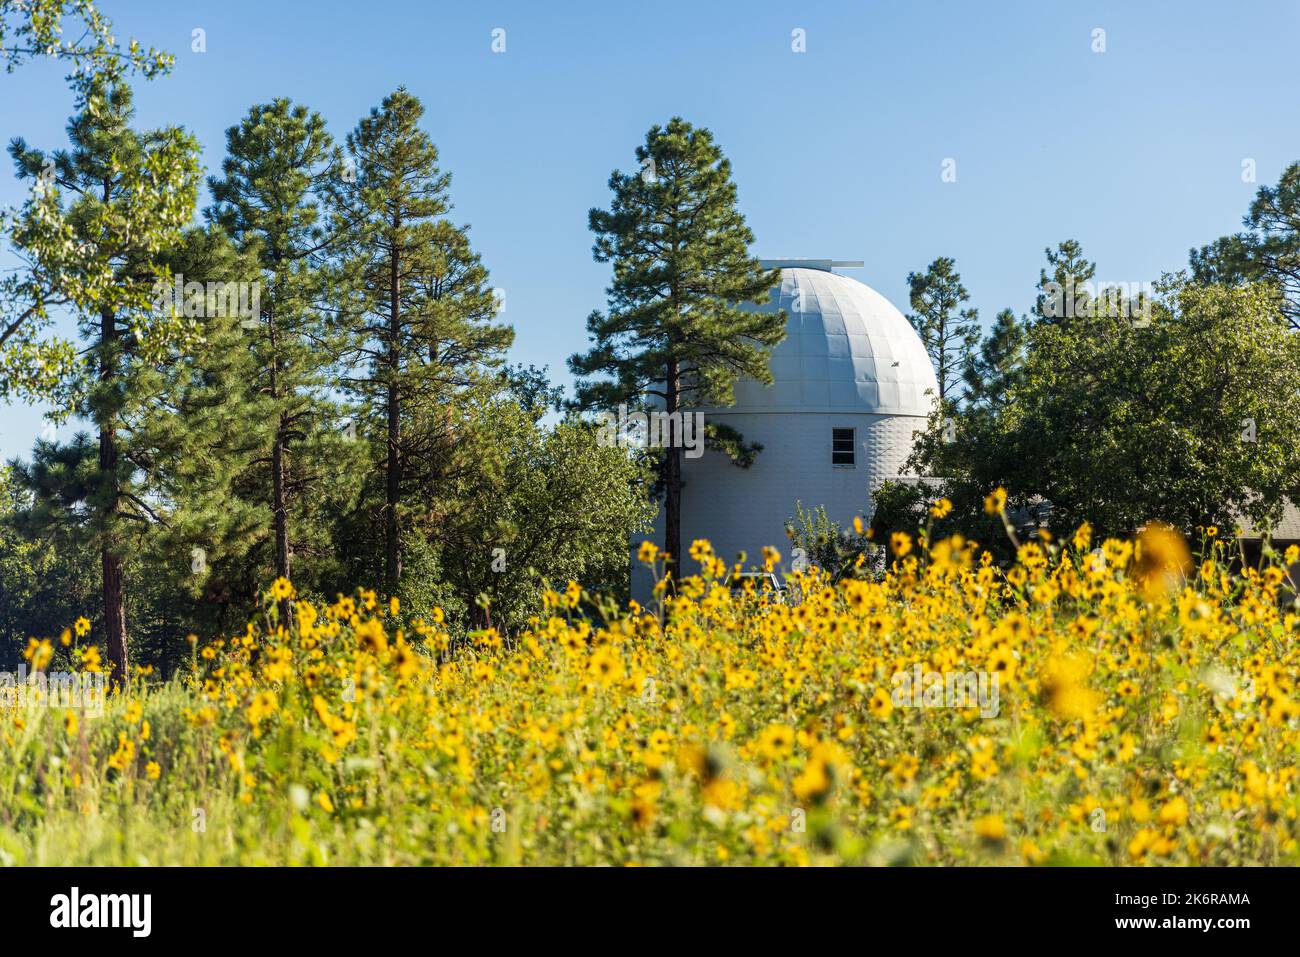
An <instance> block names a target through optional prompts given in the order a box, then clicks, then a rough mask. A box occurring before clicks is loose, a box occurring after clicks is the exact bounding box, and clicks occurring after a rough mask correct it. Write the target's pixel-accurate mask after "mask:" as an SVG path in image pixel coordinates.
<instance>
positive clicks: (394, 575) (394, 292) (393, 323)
mask: <svg viewBox="0 0 1300 957" xmlns="http://www.w3.org/2000/svg"><path fill="white" fill-rule="evenodd" d="M401 225H402V222H401V219H400V218H399V217H396V216H394V217H393V233H394V238H393V251H392V255H391V256H390V257H389V274H388V402H387V405H388V474H387V476H386V478H387V489H386V501H385V508H384V576H385V579H386V580H387V582H388V593H389V594H390V595H392V594H395V593H396V591H397V583H398V581H399V580H400V579H401V577H402V544H401V539H400V534H401V529H400V528H399V527H398V522H397V505H398V499H399V497H400V495H399V492H400V484H399V483H400V479H401V467H402V462H401V439H402V432H401V406H400V403H401V396H400V395H399V393H398V387H397V386H398V382H397V377H398V373H399V372H400V364H401V359H402V356H401V341H400V338H401V331H402V330H401V310H400V307H399V304H398V295H399V294H400V292H401V288H400V283H401V280H400V278H399V277H400V273H401V258H400V257H401V253H400V251H399V242H398V237H397V232H398V230H400V229H401Z"/></svg>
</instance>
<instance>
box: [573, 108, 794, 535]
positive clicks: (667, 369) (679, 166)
mask: <svg viewBox="0 0 1300 957" xmlns="http://www.w3.org/2000/svg"><path fill="white" fill-rule="evenodd" d="M636 158H637V162H638V164H639V165H640V169H639V170H638V171H637V172H634V173H623V172H620V171H618V170H615V171H614V172H613V173H612V174H611V175H610V178H609V188H610V190H611V192H612V193H613V194H614V198H613V201H612V203H611V205H610V208H609V209H608V210H602V209H593V210H592V211H591V213H590V226H591V230H592V232H594V233H595V234H596V242H595V245H594V246H593V248H592V252H593V254H594V255H595V257H596V261H597V262H612V263H613V266H614V280H613V282H612V284H611V285H610V286H609V288H608V290H607V293H608V298H609V311H608V312H607V313H605V314H602V313H600V312H593V313H592V314H591V315H590V316H589V317H588V319H587V331H588V334H589V336H590V338H591V340H592V348H591V349H590V350H589V351H588V352H586V353H583V354H580V355H575V356H573V357H571V358H570V359H569V366H570V368H571V369H572V370H573V373H574V374H575V375H576V376H578V377H579V382H578V386H577V400H576V402H575V406H576V407H577V408H581V409H589V408H598V409H606V410H612V409H614V408H616V407H617V406H618V405H619V404H620V403H627V404H629V405H630V406H642V405H649V406H662V408H663V409H664V410H665V411H667V412H668V413H669V414H672V413H675V412H679V411H682V410H686V411H688V412H689V411H690V410H691V409H692V408H693V407H700V406H710V405H715V406H718V405H722V406H725V405H730V404H732V403H733V402H734V401H735V397H734V389H735V383H736V380H737V379H738V378H739V377H741V376H748V377H750V378H753V379H757V380H758V381H760V382H766V383H770V382H771V381H772V372H771V369H770V368H769V366H768V359H769V356H770V355H771V350H772V347H773V346H775V345H776V344H777V343H779V342H780V341H781V340H782V339H784V338H785V314H784V313H783V312H780V311H777V312H756V311H753V310H751V309H746V308H744V304H745V303H762V302H764V301H766V299H767V296H768V294H769V293H770V291H771V289H772V287H773V286H774V285H775V284H776V283H777V281H778V279H779V273H777V272H776V271H775V270H765V269H763V268H762V267H761V266H760V264H759V262H758V260H756V259H754V258H753V257H751V256H750V255H749V245H750V243H752V242H753V238H754V237H753V234H752V233H751V232H750V231H749V228H748V227H747V226H746V225H745V218H744V216H742V215H741V214H740V211H739V210H738V209H737V208H736V186H735V183H733V182H732V180H731V163H730V162H729V161H728V160H727V159H726V158H725V157H724V156H723V155H722V150H721V149H720V148H719V147H718V145H717V144H716V143H715V142H714V140H713V134H712V133H710V132H709V131H708V130H707V129H702V128H696V127H694V126H692V125H691V124H690V123H688V122H686V121H685V120H683V119H681V118H680V117H674V118H673V119H672V120H671V121H670V122H669V123H668V125H667V127H660V126H655V127H652V128H651V129H650V131H649V132H648V133H646V138H645V143H644V144H643V145H641V146H639V147H637V151H636ZM593 377H594V378H593ZM710 437H711V438H713V439H714V440H715V444H714V446H713V447H714V448H715V449H717V450H718V451H721V452H723V453H725V454H727V455H729V456H731V457H732V459H733V461H737V462H739V463H740V464H747V462H748V460H750V459H751V458H752V456H753V454H754V453H755V452H756V449H754V448H752V447H746V446H745V445H744V442H743V437H742V436H741V435H740V434H739V433H737V432H736V431H735V430H729V431H728V432H726V433H725V434H723V433H720V432H719V431H718V430H716V429H714V430H713V431H712V433H711V435H706V438H710ZM667 445H668V447H667V448H665V449H664V451H663V454H662V459H661V473H660V475H661V478H660V482H661V485H662V487H663V489H664V492H665V546H664V550H665V551H666V552H668V553H669V554H670V555H671V556H672V557H673V558H674V559H678V558H680V555H681V501H680V500H681V494H682V481H681V448H680V445H681V443H680V442H679V441H674V440H673V439H672V438H670V439H669V441H668V443H667Z"/></svg>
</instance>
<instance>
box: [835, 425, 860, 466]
mask: <svg viewBox="0 0 1300 957" xmlns="http://www.w3.org/2000/svg"><path fill="white" fill-rule="evenodd" d="M846 443H847V447H846ZM831 467H832V468H837V469H855V468H857V467H858V430H857V429H855V428H849V427H843V428H841V427H839V426H832V427H831Z"/></svg>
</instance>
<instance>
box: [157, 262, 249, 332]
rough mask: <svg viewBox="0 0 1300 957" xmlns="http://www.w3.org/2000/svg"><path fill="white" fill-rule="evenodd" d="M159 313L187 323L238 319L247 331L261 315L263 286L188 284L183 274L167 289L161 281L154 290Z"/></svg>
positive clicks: (245, 283)
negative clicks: (186, 320)
mask: <svg viewBox="0 0 1300 957" xmlns="http://www.w3.org/2000/svg"><path fill="white" fill-rule="evenodd" d="M153 307H154V310H155V311H156V312H174V313H176V314H177V315H180V316H184V317H185V318H186V319H225V318H238V319H242V320H243V321H242V322H241V323H240V325H241V326H243V327H244V328H245V329H250V328H252V327H253V326H255V325H256V324H257V320H258V318H259V317H260V316H261V314H262V284H261V283H260V282H209V283H206V284H205V283H201V282H186V281H185V277H184V276H182V275H181V274H180V273H177V274H176V279H175V281H174V282H173V283H172V284H170V285H168V284H167V283H165V282H163V281H162V280H161V279H160V280H158V281H157V282H156V283H154V286H153Z"/></svg>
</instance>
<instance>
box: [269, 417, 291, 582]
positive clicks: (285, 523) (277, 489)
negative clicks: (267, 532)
mask: <svg viewBox="0 0 1300 957" xmlns="http://www.w3.org/2000/svg"><path fill="white" fill-rule="evenodd" d="M284 444H285V440H284V425H283V423H281V425H280V426H279V427H278V428H277V429H276V430H275V445H274V446H273V447H272V449H271V511H272V513H273V514H274V516H275V574H276V575H277V576H278V577H281V578H288V577H289V572H290V571H291V569H290V567H289V508H288V505H287V504H286V503H285V495H284Z"/></svg>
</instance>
